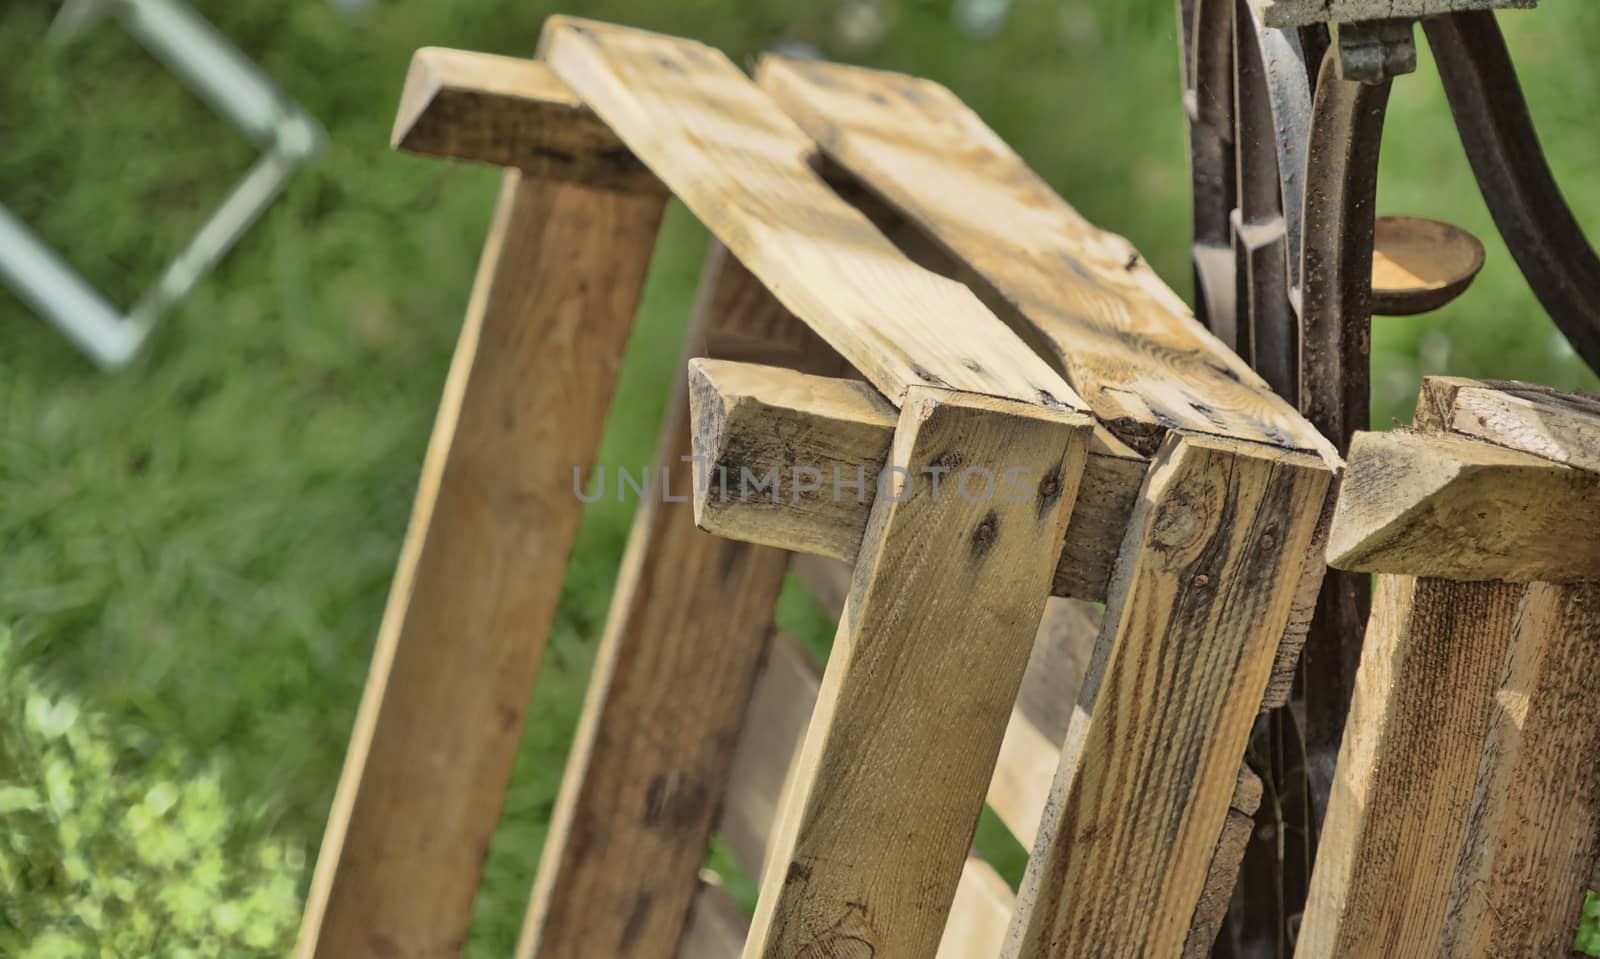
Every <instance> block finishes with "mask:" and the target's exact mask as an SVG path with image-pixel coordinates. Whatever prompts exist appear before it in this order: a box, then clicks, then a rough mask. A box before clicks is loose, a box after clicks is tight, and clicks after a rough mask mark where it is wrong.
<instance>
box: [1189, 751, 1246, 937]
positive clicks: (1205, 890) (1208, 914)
mask: <svg viewBox="0 0 1600 959" xmlns="http://www.w3.org/2000/svg"><path fill="white" fill-rule="evenodd" d="M1261 793H1262V784H1261V777H1259V776H1257V775H1256V774H1255V773H1254V772H1252V771H1251V770H1250V767H1249V766H1240V767H1239V778H1238V780H1237V781H1235V782H1234V785H1233V801H1232V802H1230V803H1229V804H1228V818H1227V819H1225V820H1223V823H1222V833H1221V835H1220V836H1219V837H1218V839H1217V849H1216V852H1214V853H1212V855H1211V866H1210V867H1209V868H1208V869H1207V870H1206V881H1205V885H1204V886H1202V887H1201V889H1200V901H1199V902H1198V903H1196V904H1195V907H1194V919H1193V920H1192V921H1191V922H1190V925H1189V935H1188V936H1187V937H1186V938H1185V939H1184V942H1183V959H1205V957H1207V956H1210V955H1211V949H1212V947H1213V946H1214V945H1215V944H1216V941H1217V933H1219V932H1221V931H1222V924H1223V922H1224V921H1225V920H1226V919H1227V918H1228V904H1229V902H1230V901H1231V900H1232V899H1233V887H1234V886H1235V885H1236V884H1237V883H1238V881H1239V867H1240V866H1241V865H1243V864H1244V854H1245V850H1246V849H1247V848H1248V847H1249V844H1250V834H1251V833H1252V832H1254V831H1255V828H1256V810H1258V809H1260V808H1261Z"/></svg>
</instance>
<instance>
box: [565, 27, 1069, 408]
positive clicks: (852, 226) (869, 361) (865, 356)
mask: <svg viewBox="0 0 1600 959" xmlns="http://www.w3.org/2000/svg"><path fill="white" fill-rule="evenodd" d="M541 53H542V55H543V57H544V58H545V59H546V60H547V61H548V62H549V63H550V65H551V66H552V67H553V68H554V69H555V71H556V72H557V74H559V75H560V76H561V78H562V79H563V80H565V81H566V83H567V84H568V85H569V86H570V87H571V88H572V89H573V90H574V91H576V92H577V94H578V95H579V96H580V97H581V98H582V99H583V101H584V102H585V103H587V104H588V105H589V106H590V108H591V109H593V110H594V112H595V113H596V114H598V115H599V116H600V118H601V119H603V120H604V121H605V122H606V123H607V125H609V126H610V127H611V129H612V130H613V131H614V132H616V134H617V135H618V136H619V137H620V138H621V139H622V141H623V142H624V143H626V144H628V146H629V147H630V148H631V149H632V150H633V152H634V154H635V155H636V156H638V157H639V158H640V159H641V160H642V161H643V162H644V163H645V164H646V165H647V166H649V167H650V169H651V170H653V171H654V172H655V173H656V175H657V176H659V177H661V179H662V181H663V182H664V183H666V184H667V185H668V186H669V187H670V188H671V189H672V191H673V193H675V194H676V195H677V196H678V197H679V199H681V200H682V201H683V202H684V203H685V204H686V205H687V206H688V207H689V209H690V210H692V211H693V212H694V213H695V215H696V216H698V217H699V218H700V220H701V221H702V222H703V223H705V225H706V226H707V227H708V228H709V229H710V230H711V232H712V233H713V234H714V235H715V236H716V237H717V238H718V239H719V240H721V241H722V242H723V243H724V244H726V245H727V247H728V248H729V249H730V250H731V251H732V252H733V253H734V255H736V256H737V257H738V258H739V259H740V261H741V262H743V263H744V264H745V265H746V266H747V267H749V268H750V270H751V271H752V272H753V273H755V275H756V276H758V277H759V278H760V279H761V281H762V282H763V283H764V284H765V285H766V287H767V288H768V289H770V290H771V291H772V293H773V294H774V295H775V296H776V297H777V298H778V299H779V300H780V301H781V302H782V303H783V304H784V305H785V306H786V307H788V308H789V309H790V310H791V311H792V312H793V313H794V314H795V315H796V316H798V317H800V318H801V319H803V320H804V321H805V322H806V323H807V324H809V325H810V326H811V327H812V329H814V330H816V331H817V333H818V334H820V335H821V336H822V338H823V339H825V340H827V342H828V343H829V344H830V345H831V346H833V347H834V349H836V350H837V351H838V352H839V353H840V354H842V355H843V356H844V357H845V359H847V360H849V361H850V363H851V364H852V365H854V366H855V367H856V368H857V369H859V370H860V371H861V372H862V373H863V374H865V375H866V377H867V378H868V379H869V380H871V381H872V383H873V384H874V385H875V386H877V387H878V389H880V390H881V391H882V392H883V393H884V395H885V396H887V397H888V398H889V400H890V401H891V402H893V403H894V404H895V405H896V406H899V405H901V404H902V402H903V401H904V397H905V393H906V390H907V389H908V388H910V387H912V386H937V387H942V388H947V389H953V390H965V391H970V392H974V393H982V394H987V395H993V396H1000V397H1007V398H1010V399H1014V400H1018V401H1021V402H1025V403H1028V404H1030V405H1038V406H1042V407H1046V408H1051V409H1060V410H1082V409H1083V404H1082V401H1081V400H1080V399H1079V398H1078V396H1077V395H1076V394H1075V393H1073V392H1072V390H1071V388H1070V387H1068V386H1067V385H1066V383H1065V382H1063V381H1062V380H1061V378H1060V377H1059V376H1057V375H1056V374H1055V373H1054V372H1053V371H1052V370H1051V369H1050V368H1049V367H1048V366H1046V365H1045V364H1044V362H1043V361H1042V360H1040V359H1039V358H1038V357H1037V356H1035V355H1034V354H1033V353H1032V351H1030V350H1029V349H1028V348H1027V347H1026V346H1025V345H1024V344H1023V343H1022V341H1021V340H1019V339H1018V338H1017V337H1016V336H1015V335H1014V334H1012V333H1010V332H1009V331H1007V330H1006V329H1005V328H1004V326H1003V325H1002V324H1000V323H999V321H998V320H996V319H995V318H994V317H993V316H992V314H990V313H989V312H988V310H986V309H985V308H984V307H983V305H982V304H981V303H979V302H978V300H977V299H976V298H975V297H974V296H973V295H972V293H971V291H969V290H968V289H967V288H966V287H964V286H962V285H961V284H959V283H956V282H953V281H951V280H948V279H945V278H944V277H940V276H936V275H934V274H932V273H929V272H928V271H927V270H924V269H922V268H921V267H918V266H916V265H915V264H913V263H911V261H909V260H907V259H906V258H905V256H904V255H903V254H902V253H900V251H899V250H897V249H896V248H895V247H894V245H893V244H892V243H890V242H889V241H888V240H887V239H886V238H885V237H884V236H883V235H882V234H881V233H879V232H878V230H877V229H876V228H875V227H874V226H873V225H872V224H871V223H870V222H869V221H868V220H867V218H866V217H865V216H863V215H862V214H861V213H860V212H859V211H857V210H856V209H855V208H854V207H852V206H850V205H849V204H847V203H845V202H844V201H843V200H841V199H840V198H839V197H838V195H837V194H835V193H834V192H833V191H832V190H831V189H829V188H828V186H827V185H826V184H825V183H824V182H823V181H822V179H821V178H820V177H819V176H818V175H817V174H816V172H815V171H814V170H813V169H812V168H811V166H810V165H809V164H808V162H807V158H808V157H809V155H810V154H811V153H812V152H813V150H814V144H812V142H811V141H810V139H808V138H807V137H806V136H805V134H804V133H802V132H801V131H800V129H799V128H798V127H796V126H795V125H794V123H793V122H792V121H790V120H789V119H788V118H787V117H785V116H784V115H783V113H782V111H781V110H779V109H778V108H777V106H776V105H775V104H773V103H772V101H771V100H770V99H769V98H768V97H767V96H766V95H765V94H763V93H762V92H761V91H760V90H758V89H757V88H756V87H755V85H754V84H753V83H751V82H750V81H749V79H748V78H747V77H745V76H744V74H742V73H740V72H739V70H738V68H736V67H735V66H734V65H733V64H732V63H731V62H729V60H728V59H727V57H725V56H723V55H722V54H721V53H720V52H718V51H716V50H713V49H711V48H709V47H706V46H704V45H702V44H698V43H694V42H692V41H688V40H679V39H675V38H671V37H664V36H661V35H658V34H650V33H645V32H643V31H636V30H626V29H623V28H618V27H612V26H609V25H606V24H599V23H595V22H593V21H584V20H577V19H573V18H566V17H555V18H552V19H550V20H549V21H547V22H546V25H545V30H544V34H543V37H542V40H541Z"/></svg>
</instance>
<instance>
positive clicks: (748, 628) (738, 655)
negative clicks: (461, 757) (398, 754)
mask: <svg viewBox="0 0 1600 959" xmlns="http://www.w3.org/2000/svg"><path fill="white" fill-rule="evenodd" d="M729 263H732V261H731V260H730V259H727V258H725V257H724V256H723V255H721V254H720V253H718V252H717V251H715V250H714V251H713V255H712V256H711V257H710V258H709V259H708V261H707V264H708V265H707V274H706V276H705V277H704V278H703V285H702V295H701V298H700V308H699V309H698V311H697V316H696V320H695V323H694V326H693V329H692V330H691V332H690V337H691V342H698V341H700V340H701V338H702V337H703V335H704V333H705V331H706V329H707V328H708V327H730V326H737V325H739V323H737V322H735V320H734V319H730V318H726V317H724V318H713V317H712V316H711V315H710V314H712V313H714V312H716V311H717V310H718V309H719V308H734V307H730V306H729V305H730V304H740V303H744V304H753V306H752V307H751V308H753V309H761V308H762V307H763V306H764V305H765V304H767V303H769V302H770V297H769V296H767V295H766V294H765V293H764V291H761V290H760V288H759V286H756V288H755V289H754V290H747V291H744V292H741V291H740V290H739V289H736V287H748V286H750V285H752V284H755V280H754V278H753V277H751V275H750V274H749V273H747V272H745V271H743V270H729V269H725V268H724V266H725V265H726V264H729ZM746 294H748V295H746ZM660 450H661V452H660V458H659V462H658V464H657V473H656V476H657V480H658V483H659V480H660V477H661V476H662V475H665V476H667V477H668V478H669V480H668V482H667V483H666V485H665V486H657V487H655V488H653V489H652V491H651V492H650V494H649V499H648V500H647V501H646V502H645V503H644V504H642V505H641V507H640V512H639V516H638V518H637V520H636V522H635V525H634V529H633V533H632V535H631V536H630V538H629V544H628V552H627V556H626V558H625V560H624V565H623V571H622V575H621V576H620V578H619V580H618V584H617V589H616V592H615V594H614V595H613V598H612V605H611V613H610V616H609V619H608V622H607V624H606V630H605V635H604V637H603V639H602V641H601V647H600V652H599V654H598V657H597V661H596V664H595V671H594V676H593V678H592V680H591V682H590V686H589V692H588V696H587V698H586V700H585V702H584V713H583V718H582V721H581V723H580V725H579V728H578V734H577V738H576V740H575V742H574V745H573V751H572V755H571V758H570V759H569V761H568V766H567V772H566V776H565V778H564V780H563V782H562V789H561V795H560V798H559V800H558V802H557V804H556V808H555V812H554V814H553V816H552V819H551V825H550V832H549V838H548V839H547V840H546V843H545V850H544V854H543V856H542V857H541V860H540V864H539V873H538V877H537V879H536V881H535V885H534V892H533V898H532V901H531V903H530V905H529V909H528V918H527V922H526V925H525V926H524V928H523V933H522V941H521V943H520V944H519V946H518V949H517V954H518V956H520V957H523V959H535V957H537V959H587V957H590V956H595V955H606V956H616V957H628V959H669V957H673V956H676V955H677V953H678V948H679V941H680V939H681V938H682V936H683V934H684V930H685V926H686V923H687V921H688V916H689V907H690V904H691V901H692V900H693V898H694V895H695V892H696V889H697V881H696V875H697V873H698V871H699V867H700V864H701V862H702V860H703V859H704V858H705V854H706V845H707V842H708V840H709V838H710V834H711V830H712V828H713V827H714V825H715V823H716V815H717V806H718V803H719V801H720V797H721V796H722V794H723V791H724V789H725V788H726V785H727V779H728V769H729V766H730V765H731V763H732V761H733V752H734V747H735V745H736V744H737V742H738V737H739V730H740V727H741V725H742V723H743V720H744V715H745V709H746V706H747V705H748V703H749V702H750V694H751V689H752V687H753V685H754V683H755V681H756V676H757V672H758V667H759V663H760V661H761V658H762V657H763V655H764V654H765V650H766V645H767V636H768V633H769V632H770V630H771V624H772V612H773V605H774V603H776V601H777V596H778V591H779V589H780V588H781V586H782V584H783V577H784V574H785V572H786V570H787V568H788V554H787V553H784V552H783V551H782V550H776V549H771V548H768V547H761V546H752V545H750V544H747V543H737V542H733V541H730V540H723V539H719V538H717V537H714V536H711V535H709V534H706V533H702V532H700V531H699V530H697V529H696V528H695V525H694V509H693V505H692V503H691V502H690V500H689V494H690V492H691V489H692V470H693V469H694V466H693V465H692V464H691V463H690V462H688V461H687V460H686V459H685V458H686V457H689V456H691V455H692V452H693V451H692V447H691V440H690V428H689V406H688V398H687V395H686V386H685V381H684V377H683V374H681V373H680V375H679V379H678V382H677V384H676V385H675V386H674V388H673V395H672V398H671V407H670V411H669V413H668V418H667V423H666V426H665V427H664V431H663V435H662V441H661V446H660Z"/></svg>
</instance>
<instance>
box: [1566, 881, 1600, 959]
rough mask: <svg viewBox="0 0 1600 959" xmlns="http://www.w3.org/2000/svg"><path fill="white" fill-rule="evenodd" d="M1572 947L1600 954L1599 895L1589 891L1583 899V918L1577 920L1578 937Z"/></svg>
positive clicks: (1593, 954) (1588, 953)
mask: <svg viewBox="0 0 1600 959" xmlns="http://www.w3.org/2000/svg"><path fill="white" fill-rule="evenodd" d="M1572 948H1574V949H1576V950H1578V951H1579V952H1581V953H1585V954H1587V955H1591V956H1600V895H1596V894H1595V893H1593V892H1590V893H1589V894H1588V895H1586V896H1585V897H1584V899H1583V919H1581V920H1580V921H1579V922H1578V938H1577V939H1575V940H1574V941H1573V943H1572Z"/></svg>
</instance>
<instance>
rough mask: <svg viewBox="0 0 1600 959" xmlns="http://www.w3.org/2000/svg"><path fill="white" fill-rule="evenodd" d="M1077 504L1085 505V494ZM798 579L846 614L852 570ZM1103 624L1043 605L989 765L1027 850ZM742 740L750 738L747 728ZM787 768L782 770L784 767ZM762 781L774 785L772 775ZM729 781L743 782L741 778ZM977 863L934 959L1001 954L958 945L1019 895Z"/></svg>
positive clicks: (1240, 782)
mask: <svg viewBox="0 0 1600 959" xmlns="http://www.w3.org/2000/svg"><path fill="white" fill-rule="evenodd" d="M1079 500H1080V501H1081V500H1082V494H1081V493H1080V494H1079ZM796 559H797V560H800V559H814V558H806V557H796ZM796 572H797V573H798V574H799V575H800V579H801V581H802V582H803V583H804V584H805V585H806V588H807V589H809V590H811V591H812V593H813V594H815V595H817V596H818V597H819V598H822V602H823V605H825V606H828V608H829V609H830V610H831V611H832V612H833V613H834V615H835V616H838V615H841V614H842V613H843V611H844V593H845V591H846V588H847V587H848V584H849V570H848V568H846V567H845V566H844V565H843V564H841V563H837V562H834V561H831V560H829V561H820V562H817V561H813V562H806V563H797V564H796ZM840 578H842V579H843V581H844V582H843V585H842V586H841V585H838V584H837V583H836V581H837V580H839V579H840ZM1100 622H1101V615H1100V611H1099V609H1097V608H1096V607H1095V606H1094V605H1092V604H1090V603H1086V602H1082V601H1080V600H1069V599H1054V598H1052V599H1050V600H1049V601H1047V602H1046V603H1045V613H1044V620H1043V622H1041V623H1040V624H1039V633H1038V635H1037V636H1036V637H1035V638H1034V645H1033V652H1032V654H1031V655H1030V656H1029V658H1028V668H1027V671H1026V672H1025V673H1024V674H1023V677H1022V686H1021V689H1020V690H1019V691H1018V694H1017V705H1016V708H1015V709H1013V710H1012V713H1011V721H1010V722H1009V723H1008V724H1007V726H1006V736H1005V740H1004V742H1003V743H1002V744H1001V747H1000V756H999V759H998V760H997V761H996V762H995V773H994V778H993V779H992V780H991V781H990V783H989V796H988V801H989V805H990V807H991V808H993V809H994V810H995V812H996V813H997V814H999V816H1000V818H1001V820H1002V821H1003V822H1005V823H1006V826H1007V828H1009V829H1010V830H1011V831H1012V833H1013V835H1015V836H1016V837H1017V839H1018V841H1020V842H1021V843H1023V844H1024V845H1029V846H1031V845H1032V844H1033V841H1034V839H1035V838H1036V836H1037V834H1038V825H1039V821H1040V818H1041V816H1042V812H1043V809H1044V804H1045V800H1046V799H1047V798H1048V796H1049V792H1050V785H1051V782H1052V781H1053V779H1054V777H1055V768H1056V764H1057V763H1058V762H1059V760H1060V754H1061V745H1062V743H1063V741H1064V740H1065V739H1066V734H1067V729H1068V726H1069V724H1070V723H1071V721H1072V718H1073V716H1074V715H1075V714H1077V713H1081V712H1082V709H1081V707H1078V706H1077V705H1076V703H1077V699H1078V691H1079V687H1080V685H1081V684H1082V681H1083V676H1084V674H1085V672H1086V671H1087V667H1088V658H1089V654H1090V653H1091V652H1092V651H1093V647H1094V643H1095V637H1096V635H1097V634H1098V633H1099V630H1100ZM756 695H757V698H758V699H759V698H760V697H761V695H762V692H761V691H760V690H759V689H758V691H757V694H756ZM746 735H747V736H750V735H752V734H751V733H750V732H748V731H747V732H746ZM784 768H785V769H787V768H788V767H787V764H785V766H784ZM761 778H762V777H752V779H758V780H759V779H761ZM765 778H766V779H768V780H769V781H770V780H771V779H774V778H778V777H770V776H769V777H765ZM735 782H736V784H737V783H738V782H739V779H738V777H737V775H736V777H735ZM735 792H736V793H737V792H739V790H738V789H736V790H735ZM1261 792H1262V788H1261V780H1260V779H1259V778H1257V776H1256V775H1255V773H1253V772H1251V771H1250V769H1249V767H1247V766H1244V767H1241V768H1240V769H1239V774H1238V779H1237V781H1236V782H1235V785H1234V792H1233V799H1232V802H1231V804H1230V808H1229V810H1228V818H1227V821H1226V822H1225V823H1224V825H1223V828H1222V833H1221V836H1220V838H1219V839H1218V843H1217V849H1216V851H1215V852H1214V853H1213V854H1212V857H1211V865H1210V867H1209V868H1208V870H1207V872H1206V882H1205V888H1204V892H1203V893H1202V895H1201V897H1200V902H1199V904H1198V905H1197V906H1196V908H1195V914H1194V920H1193V922H1192V924H1191V928H1190V931H1189V935H1188V937H1187V939H1186V940H1185V946H1184V955H1185V956H1191V955H1192V956H1196V957H1198V956H1202V955H1208V954H1209V953H1210V948H1211V943H1212V942H1214V941H1215V939H1216V936H1217V930H1218V929H1219V928H1220V927H1221V923H1222V920H1223V917H1224V915H1225V914H1226V912H1227V907H1228V901H1229V897H1230V895H1231V894H1232V891H1233V886H1234V883H1235V881H1236V879H1237V877H1238V875H1239V864H1240V861H1241V860H1242V858H1243V856H1244V850H1245V844H1246V842H1247V841H1248V839H1249V837H1250V832H1251V830H1252V829H1253V828H1254V818H1253V817H1254V816H1255V812H1256V809H1257V808H1258V807H1259V805H1260V803H1261ZM735 801H739V800H737V799H736V800H735ZM752 804H753V805H755V806H756V807H757V808H760V809H762V810H769V809H771V807H772V803H771V802H770V801H767V802H763V801H761V800H759V799H757V800H753V803H752ZM974 862H975V860H972V859H969V860H968V864H967V870H966V871H964V872H963V873H962V882H961V885H960V886H959V887H958V888H957V891H956V899H955V904H954V906H953V907H952V908H951V913H950V921H949V923H948V924H947V925H946V927H945V936H944V939H943V940H942V941H941V943H940V955H941V956H946V955H948V956H949V957H950V959H968V957H971V956H992V955H998V953H999V948H998V943H999V942H1000V941H1001V940H1000V939H999V938H998V937H994V938H991V937H990V936H989V934H988V933H987V932H986V931H981V932H980V933H979V935H980V936H981V940H980V941H981V942H982V943H983V944H984V945H985V946H987V944H988V943H990V942H993V943H995V944H996V945H995V947H994V948H982V949H980V948H977V947H976V946H970V947H964V946H963V945H961V944H964V943H967V942H968V941H969V940H968V938H967V936H966V934H965V933H963V932H962V931H961V930H965V929H968V928H974V929H977V930H988V929H991V928H993V924H994V917H995V914H996V912H998V913H999V923H1000V925H1001V927H1002V932H1003V931H1004V927H1005V925H1006V924H1008V922H1009V919H1010V917H1011V913H1012V910H1013V906H1014V901H1015V897H1014V896H1012V895H1011V890H1010V889H1009V888H1006V890H1005V896H1004V897H1003V900H1002V899H1001V898H1000V897H998V896H984V895H978V893H979V892H981V888H980V889H972V888H971V886H972V885H974V884H975V883H977V879H976V878H974V877H973V876H972V875H971V873H972V872H973V869H974V867H973V863H974ZM997 903H998V906H997V905H996V904H997ZM980 904H981V905H980Z"/></svg>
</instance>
